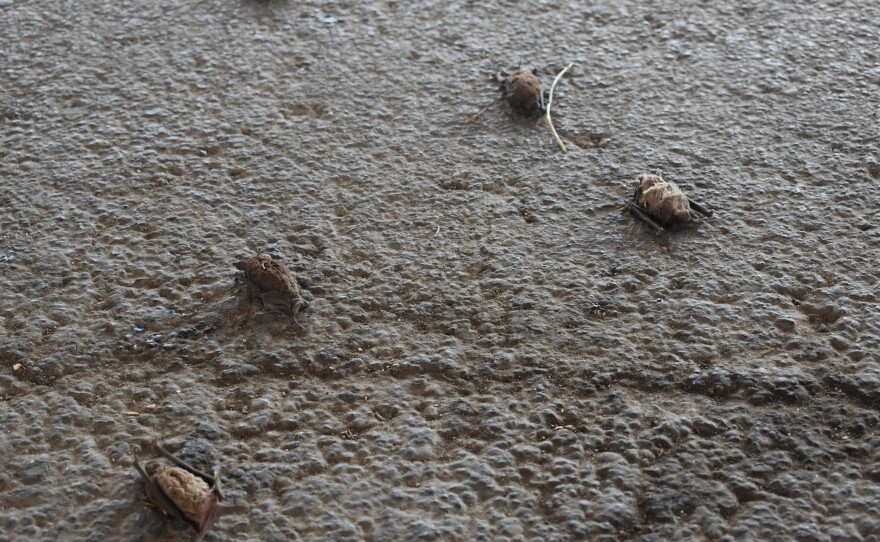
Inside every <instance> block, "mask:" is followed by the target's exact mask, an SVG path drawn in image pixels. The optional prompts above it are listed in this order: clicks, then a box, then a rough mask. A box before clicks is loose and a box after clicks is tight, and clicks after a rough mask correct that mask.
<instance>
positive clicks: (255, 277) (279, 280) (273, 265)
mask: <svg viewBox="0 0 880 542" xmlns="http://www.w3.org/2000/svg"><path fill="white" fill-rule="evenodd" d="M235 267H236V268H237V269H239V270H241V271H242V273H238V274H237V275H236V280H240V281H242V282H243V283H245V284H247V285H248V287H250V289H251V290H252V291H254V293H256V294H257V295H258V296H260V299H261V300H262V301H263V307H265V308H266V310H267V311H269V312H276V313H281V314H289V315H290V316H291V317H293V321H294V322H296V325H298V326H299V327H300V328H302V325H300V323H299V322H298V321H297V320H296V315H297V314H299V311H300V310H302V309H304V308H306V307H308V306H309V304H308V303H306V301H305V300H304V299H303V298H302V295H301V293H300V289H299V285H298V284H297V283H296V280H295V279H294V278H293V276H292V275H291V274H290V271H288V270H287V267H285V266H284V264H283V263H281V262H280V261H278V260H275V259H273V258H271V257H270V256H263V255H261V256H255V257H253V258H251V259H249V260H246V261H242V262H236V263H235Z"/></svg>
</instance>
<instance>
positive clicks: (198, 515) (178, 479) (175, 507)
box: [134, 442, 247, 542]
mask: <svg viewBox="0 0 880 542" xmlns="http://www.w3.org/2000/svg"><path fill="white" fill-rule="evenodd" d="M153 447H154V448H155V449H156V451H157V452H158V453H159V454H161V455H163V456H165V457H166V458H168V459H169V460H170V461H171V462H172V463H174V465H175V466H174V467H169V466H167V465H163V464H161V463H156V462H150V463H147V467H146V469H145V468H144V467H142V466H141V464H140V462H138V459H137V457H135V458H134V468H135V469H137V471H138V472H139V473H140V475H141V478H143V480H144V487H145V488H146V490H147V495H148V496H149V498H150V500H151V501H153V503H154V504H155V505H156V506H157V507H159V509H160V510H161V511H162V512H163V513H164V514H165V515H167V516H169V517H172V518H175V519H179V520H181V521H184V522H186V523H189V524H190V525H191V526H192V527H193V528H194V529H195V530H196V533H197V534H196V537H195V539H194V540H195V542H201V540H202V539H203V538H204V537H205V534H206V533H207V532H208V529H210V528H211V526H212V525H213V524H214V523H215V522H216V521H217V519H219V518H220V516H222V515H224V514H229V513H235V512H245V511H247V509H246V508H245V507H244V506H240V505H230V504H222V503H221V501H222V500H223V499H224V497H223V491H222V490H221V489H220V479H219V478H218V477H217V476H218V472H217V469H214V475H213V476H211V475H209V474H206V473H204V472H202V471H200V470H198V469H196V468H194V467H192V466H190V465H189V464H187V463H185V462H184V461H182V460H181V459H178V458H177V457H175V456H174V455H173V454H171V453H170V452H169V451H167V450H166V449H165V448H163V447H162V446H161V445H159V443H158V442H153Z"/></svg>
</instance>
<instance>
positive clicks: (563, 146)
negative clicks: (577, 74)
mask: <svg viewBox="0 0 880 542" xmlns="http://www.w3.org/2000/svg"><path fill="white" fill-rule="evenodd" d="M573 64H574V62H572V63H570V64H569V65H568V66H566V67H565V69H563V70H562V71H561V72H559V75H557V76H556V79H554V80H553V84H552V85H550V96H549V98H547V126H549V127H550V132H552V133H553V137H554V138H555V139H556V143H558V144H559V148H560V149H562V152H565V143H563V142H562V139H560V138H559V134H557V133H556V128H554V127H553V119H552V118H550V106H551V105H552V104H553V90H554V89H555V88H556V83H558V82H559V80H560V79H561V78H562V76H563V75H565V72H567V71H568V70H569V68H571V66H572V65H573Z"/></svg>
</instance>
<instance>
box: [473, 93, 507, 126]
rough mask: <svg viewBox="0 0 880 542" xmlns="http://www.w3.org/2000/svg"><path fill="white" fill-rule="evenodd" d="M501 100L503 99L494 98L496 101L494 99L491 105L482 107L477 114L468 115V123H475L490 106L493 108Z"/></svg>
mask: <svg viewBox="0 0 880 542" xmlns="http://www.w3.org/2000/svg"><path fill="white" fill-rule="evenodd" d="M500 101H501V100H500V99H498V100H494V101H492V103H490V104H489V105H487V106H486V107H484V108H483V109H480V110H479V111H478V112H477V114H476V115H471V116H470V117H468V120H467V122H468V124H473V123H475V122H477V119H478V118H480V115H482V114H483V113H485V112H486V111H488V110H489V108H491V107H492V106H493V105H495V104H497V103H499V102H500Z"/></svg>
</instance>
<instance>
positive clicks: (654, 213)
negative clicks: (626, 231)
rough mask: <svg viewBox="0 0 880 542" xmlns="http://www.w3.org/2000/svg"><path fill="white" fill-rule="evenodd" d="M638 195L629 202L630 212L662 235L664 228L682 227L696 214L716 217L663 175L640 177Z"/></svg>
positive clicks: (636, 193) (636, 191)
mask: <svg viewBox="0 0 880 542" xmlns="http://www.w3.org/2000/svg"><path fill="white" fill-rule="evenodd" d="M636 181H637V182H638V183H639V184H638V186H636V190H635V193H634V194H633V198H632V200H631V201H627V205H628V206H629V208H630V210H631V211H632V212H633V213H635V215H636V216H637V217H639V218H640V219H642V220H643V221H644V222H645V223H647V224H648V225H649V226H651V227H653V228H654V229H656V230H657V231H658V232H663V231H665V230H664V227H675V226H681V225H684V224H687V223H689V222H691V221H692V220H693V219H694V218H695V215H694V212H693V211H697V212H699V213H701V214H703V215H705V216H712V211H711V210H709V209H706V208H705V207H703V206H702V205H700V204H698V203H696V202H694V201H691V200H690V199H688V197H687V196H685V195H684V193H683V192H682V191H681V189H680V188H679V187H678V186H677V185H676V184H675V183H671V182H669V181H664V180H663V177H661V176H660V175H648V174H643V175H639V176H638V178H637V179H636Z"/></svg>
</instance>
